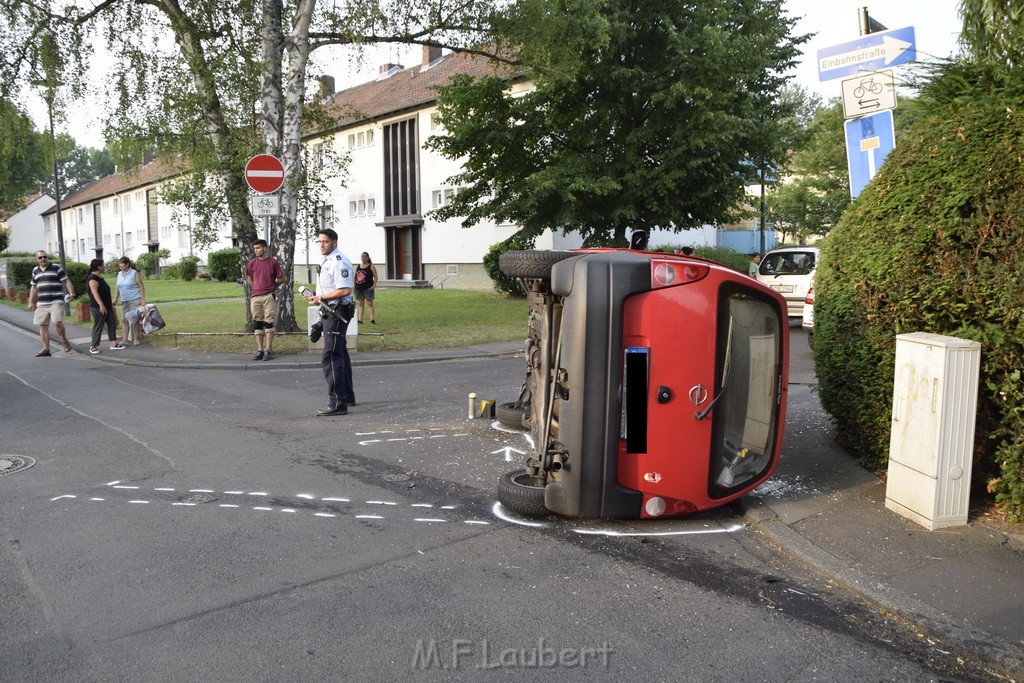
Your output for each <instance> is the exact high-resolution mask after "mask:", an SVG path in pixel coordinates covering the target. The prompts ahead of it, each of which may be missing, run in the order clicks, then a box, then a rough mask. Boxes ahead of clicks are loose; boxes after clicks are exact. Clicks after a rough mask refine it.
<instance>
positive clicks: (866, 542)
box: [0, 304, 1024, 681]
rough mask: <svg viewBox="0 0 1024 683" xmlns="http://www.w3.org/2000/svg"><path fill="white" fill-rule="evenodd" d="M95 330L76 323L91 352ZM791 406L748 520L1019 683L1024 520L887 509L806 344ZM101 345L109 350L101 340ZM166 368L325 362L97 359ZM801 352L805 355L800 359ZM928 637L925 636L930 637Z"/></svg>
mask: <svg viewBox="0 0 1024 683" xmlns="http://www.w3.org/2000/svg"><path fill="white" fill-rule="evenodd" d="M0 320H2V321H5V322H8V323H10V324H12V325H15V326H17V327H20V328H24V329H26V330H29V331H33V332H34V331H35V329H36V328H34V327H33V325H32V314H31V313H30V312H27V311H22V310H20V309H16V308H12V307H10V306H7V305H2V304H0ZM90 329H91V328H87V327H84V326H82V325H78V324H69V325H68V330H69V338H70V340H71V342H72V344H73V345H74V346H75V347H76V350H77V351H78V352H80V353H86V352H87V350H88V346H89V330H90ZM793 346H794V347H795V348H794V349H793V356H794V359H791V360H793V361H794V362H793V366H794V368H795V369H794V371H793V372H792V373H791V377H790V399H789V401H790V407H789V413H788V419H787V433H786V441H785V445H784V447H783V454H782V459H781V461H780V468H779V472H778V474H777V475H776V476H775V477H773V478H772V479H771V480H769V481H768V482H766V483H765V484H764V485H762V486H761V487H760V488H759V489H757V490H756V491H754V492H753V493H752V494H750V495H748V496H746V497H744V498H743V499H741V507H742V509H743V513H744V516H745V518H746V520H747V522H748V523H749V524H750V525H751V526H752V527H753V528H754V529H755V530H756V531H758V532H760V533H762V534H764V536H765V537H767V538H768V539H770V540H771V541H772V542H773V543H774V544H775V545H777V546H778V547H779V548H780V549H781V550H782V551H783V552H786V553H788V554H790V555H791V556H793V557H795V558H797V559H798V560H800V561H801V562H803V563H804V564H805V565H807V566H809V567H811V568H813V569H814V570H816V571H817V572H819V573H821V574H823V575H825V576H826V577H828V578H830V579H831V580H833V581H835V582H836V583H838V584H841V585H843V586H845V587H846V588H848V589H850V590H852V591H854V592H855V593H857V594H859V595H861V596H863V597H864V598H865V599H866V600H868V601H869V602H872V603H874V604H875V605H877V607H878V608H879V609H881V610H882V611H883V612H887V613H890V614H892V615H894V616H896V617H897V618H900V619H902V620H905V621H908V622H911V623H913V624H915V625H916V628H917V629H918V632H919V633H920V634H921V637H922V638H925V639H930V640H933V641H935V645H934V647H935V650H936V659H937V660H943V661H950V658H952V661H955V659H956V658H957V657H963V658H964V659H966V660H969V661H971V660H973V662H974V663H977V660H978V659H979V658H982V659H984V660H986V661H987V662H990V663H991V665H992V667H994V669H995V670H994V671H993V672H992V673H993V675H994V678H996V677H1004V679H1007V678H1008V679H1014V680H1017V681H1021V680H1024V529H1022V528H1021V527H1011V526H1009V525H1003V524H1000V523H999V522H998V521H996V520H989V519H986V518H979V517H977V516H976V515H973V516H972V517H971V519H970V522H969V524H967V525H966V526H962V527H953V528H948V529H942V530H938V531H927V530H925V529H924V528H922V527H920V526H918V525H916V524H915V523H913V522H911V521H909V520H906V519H904V518H902V517H900V516H898V515H896V514H895V513H892V512H890V511H889V510H887V509H886V508H885V483H884V482H883V481H881V480H879V479H878V478H877V477H875V476H874V475H873V474H872V473H870V472H868V471H866V470H865V469H863V468H862V467H860V466H859V465H858V464H856V462H854V461H853V459H852V458H851V457H850V456H849V455H848V454H846V453H845V452H844V451H843V450H842V449H841V448H839V447H838V446H837V445H836V444H835V442H834V440H833V439H832V435H831V430H830V428H829V420H828V416H827V415H826V414H825V413H824V412H823V411H822V409H821V406H820V404H819V403H818V397H817V393H816V380H815V378H814V374H813V365H812V364H810V363H809V357H808V356H804V357H802V358H797V356H798V354H806V353H807V351H806V344H804V343H803V342H801V344H795V343H794V344H793ZM521 349H522V345H521V344H520V343H519V342H508V343H500V344H483V345H479V346H473V347H463V348H451V349H421V350H406V351H391V352H387V351H374V352H364V353H355V354H353V355H352V362H353V365H354V366H356V367H359V366H364V367H365V366H373V365H383V364H389V365H390V364H395V363H421V362H432V361H440V360H449V359H454V358H471V357H489V356H502V355H512V354H517V353H521ZM104 350H105V349H104ZM90 358H91V359H98V360H99V361H102V362H108V363H122V364H126V365H145V366H150V367H163V368H206V369H221V370H258V369H283V368H319V366H320V358H319V356H318V355H309V356H278V357H277V358H275V359H274V360H273V361H271V362H269V363H265V362H262V361H252V360H250V358H249V356H248V355H238V354H225V353H192V352H187V351H178V350H174V349H164V348H158V347H153V346H151V345H148V344H143V345H140V346H138V347H131V348H129V349H127V350H125V351H123V352H115V353H110V352H105V353H102V354H100V355H99V356H90ZM795 361H800V362H795ZM926 642H928V641H926Z"/></svg>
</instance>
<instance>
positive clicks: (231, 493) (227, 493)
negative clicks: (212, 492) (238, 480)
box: [224, 491, 245, 496]
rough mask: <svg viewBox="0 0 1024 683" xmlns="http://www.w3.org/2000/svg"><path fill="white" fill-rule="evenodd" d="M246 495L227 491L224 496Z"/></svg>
mask: <svg viewBox="0 0 1024 683" xmlns="http://www.w3.org/2000/svg"><path fill="white" fill-rule="evenodd" d="M244 494H245V491H225V492H224V495H226V496H241V495H244Z"/></svg>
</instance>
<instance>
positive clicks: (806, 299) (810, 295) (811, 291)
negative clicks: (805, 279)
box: [804, 286, 814, 304]
mask: <svg viewBox="0 0 1024 683" xmlns="http://www.w3.org/2000/svg"><path fill="white" fill-rule="evenodd" d="M804 303H805V304H813V303H814V287H813V286H812V287H811V288H810V289H808V290H807V296H806V297H804Z"/></svg>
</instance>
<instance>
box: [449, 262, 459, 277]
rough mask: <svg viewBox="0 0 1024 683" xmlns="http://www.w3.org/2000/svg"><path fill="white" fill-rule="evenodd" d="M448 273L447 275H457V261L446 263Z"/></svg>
mask: <svg viewBox="0 0 1024 683" xmlns="http://www.w3.org/2000/svg"><path fill="white" fill-rule="evenodd" d="M448 274H449V275H458V274H459V264H458V263H449V264H448Z"/></svg>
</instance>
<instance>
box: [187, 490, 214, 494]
mask: <svg viewBox="0 0 1024 683" xmlns="http://www.w3.org/2000/svg"><path fill="white" fill-rule="evenodd" d="M188 492H189V493H213V489H189V490H188Z"/></svg>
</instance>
